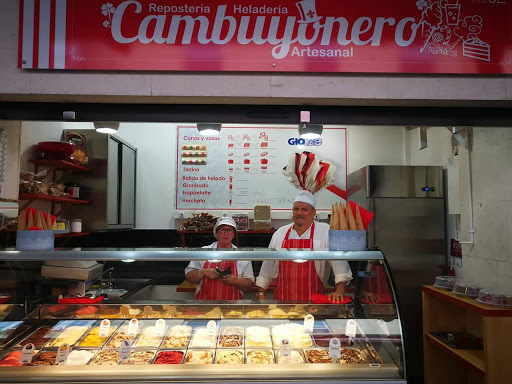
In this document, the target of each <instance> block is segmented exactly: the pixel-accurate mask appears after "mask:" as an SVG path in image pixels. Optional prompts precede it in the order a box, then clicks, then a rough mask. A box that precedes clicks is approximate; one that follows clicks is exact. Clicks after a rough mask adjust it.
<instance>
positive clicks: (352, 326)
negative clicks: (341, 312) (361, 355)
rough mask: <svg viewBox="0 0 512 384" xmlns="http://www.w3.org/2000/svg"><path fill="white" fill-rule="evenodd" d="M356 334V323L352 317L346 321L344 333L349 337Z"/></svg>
mask: <svg viewBox="0 0 512 384" xmlns="http://www.w3.org/2000/svg"><path fill="white" fill-rule="evenodd" d="M356 334H357V323H356V321H355V320H354V319H350V320H349V321H347V328H346V329H345V335H347V336H349V337H352V338H354V337H356Z"/></svg>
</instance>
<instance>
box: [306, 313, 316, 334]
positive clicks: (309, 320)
mask: <svg viewBox="0 0 512 384" xmlns="http://www.w3.org/2000/svg"><path fill="white" fill-rule="evenodd" d="M314 327H315V317H314V316H313V315H311V314H307V315H306V316H305V317H304V331H306V332H310V333H311V332H313V328H314Z"/></svg>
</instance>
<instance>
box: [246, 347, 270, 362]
mask: <svg viewBox="0 0 512 384" xmlns="http://www.w3.org/2000/svg"><path fill="white" fill-rule="evenodd" d="M247 364H274V353H273V352H272V351H265V350H256V351H249V352H247Z"/></svg>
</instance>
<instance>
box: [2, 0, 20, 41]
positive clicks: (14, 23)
mask: <svg viewBox="0 0 512 384" xmlns="http://www.w3.org/2000/svg"><path fill="white" fill-rule="evenodd" d="M18 3H19V1H17V0H4V1H2V5H1V7H2V8H1V9H2V11H1V13H2V14H3V15H7V16H8V17H2V22H0V36H1V38H0V50H3V49H12V50H16V51H17V50H18V22H19V18H18V17H17V16H18V8H19V4H18ZM9 15H10V16H9Z"/></svg>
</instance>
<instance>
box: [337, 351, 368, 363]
mask: <svg viewBox="0 0 512 384" xmlns="http://www.w3.org/2000/svg"><path fill="white" fill-rule="evenodd" d="M340 363H342V364H364V363H366V361H365V360H364V358H363V356H361V353H360V352H359V351H357V350H355V349H347V348H343V349H342V350H341V358H340Z"/></svg>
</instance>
